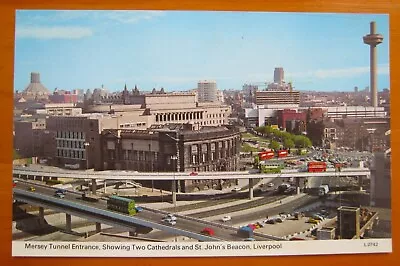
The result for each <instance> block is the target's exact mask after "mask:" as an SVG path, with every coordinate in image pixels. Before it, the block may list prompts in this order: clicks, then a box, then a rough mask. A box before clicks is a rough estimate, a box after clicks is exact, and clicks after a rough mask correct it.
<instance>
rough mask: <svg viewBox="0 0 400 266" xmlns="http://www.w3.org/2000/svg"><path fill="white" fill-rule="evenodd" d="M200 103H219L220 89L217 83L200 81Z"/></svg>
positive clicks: (198, 89)
mask: <svg viewBox="0 0 400 266" xmlns="http://www.w3.org/2000/svg"><path fill="white" fill-rule="evenodd" d="M197 93H198V100H199V102H217V101H218V89H217V83H216V82H215V81H213V80H203V81H199V82H198V84H197Z"/></svg>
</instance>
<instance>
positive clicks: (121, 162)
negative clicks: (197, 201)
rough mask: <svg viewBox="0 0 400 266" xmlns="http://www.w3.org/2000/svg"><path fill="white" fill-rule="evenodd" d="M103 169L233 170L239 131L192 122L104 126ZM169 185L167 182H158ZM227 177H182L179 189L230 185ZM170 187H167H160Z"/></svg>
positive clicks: (186, 189)
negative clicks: (122, 127) (133, 127)
mask: <svg viewBox="0 0 400 266" xmlns="http://www.w3.org/2000/svg"><path fill="white" fill-rule="evenodd" d="M102 147H103V151H102V164H103V169H104V170H111V169H124V170H136V171H141V172H143V171H144V172H146V171H147V172H153V171H160V172H200V171H235V170H237V169H238V155H239V151H240V133H239V130H238V129H237V128H235V127H232V126H223V127H207V126H205V127H200V128H198V127H196V126H194V125H192V124H169V125H163V126H153V127H151V128H150V129H148V130H114V129H113V130H104V131H103V133H102ZM158 184H159V186H168V182H158ZM229 184H230V181H228V180H213V181H212V180H194V181H181V182H180V187H181V191H182V192H188V191H194V190H202V189H205V188H211V187H214V188H215V187H217V186H218V187H221V186H226V185H229ZM163 188H166V189H170V187H163Z"/></svg>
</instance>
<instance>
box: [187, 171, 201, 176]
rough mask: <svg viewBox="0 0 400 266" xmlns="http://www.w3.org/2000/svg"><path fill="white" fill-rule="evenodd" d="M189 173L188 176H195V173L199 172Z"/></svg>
mask: <svg viewBox="0 0 400 266" xmlns="http://www.w3.org/2000/svg"><path fill="white" fill-rule="evenodd" d="M189 175H190V176H197V175H199V173H196V172H191V173H190V174H189Z"/></svg>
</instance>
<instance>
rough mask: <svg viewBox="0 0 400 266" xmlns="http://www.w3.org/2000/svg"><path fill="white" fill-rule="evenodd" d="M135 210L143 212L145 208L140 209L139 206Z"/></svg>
mask: <svg viewBox="0 0 400 266" xmlns="http://www.w3.org/2000/svg"><path fill="white" fill-rule="evenodd" d="M135 209H136V212H142V211H143V208H142V207H139V206H136V207H135Z"/></svg>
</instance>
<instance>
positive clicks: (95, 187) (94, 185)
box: [91, 179, 97, 194]
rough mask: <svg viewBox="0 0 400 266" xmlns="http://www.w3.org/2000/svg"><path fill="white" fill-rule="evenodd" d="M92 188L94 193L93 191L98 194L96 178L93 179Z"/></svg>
mask: <svg viewBox="0 0 400 266" xmlns="http://www.w3.org/2000/svg"><path fill="white" fill-rule="evenodd" d="M91 189H92V193H93V194H96V190H97V184H96V179H92V186H91Z"/></svg>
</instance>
